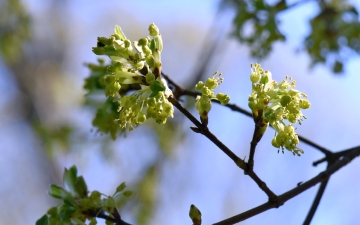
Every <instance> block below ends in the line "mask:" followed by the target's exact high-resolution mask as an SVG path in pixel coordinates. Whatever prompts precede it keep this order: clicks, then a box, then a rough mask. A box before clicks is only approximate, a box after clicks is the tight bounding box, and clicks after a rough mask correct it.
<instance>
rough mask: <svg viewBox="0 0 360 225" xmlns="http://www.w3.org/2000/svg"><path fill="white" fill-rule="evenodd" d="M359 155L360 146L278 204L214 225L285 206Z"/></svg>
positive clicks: (290, 192) (268, 203)
mask: <svg viewBox="0 0 360 225" xmlns="http://www.w3.org/2000/svg"><path fill="white" fill-rule="evenodd" d="M359 155H360V146H358V147H355V148H353V150H352V151H351V152H349V153H348V154H346V155H345V156H344V157H343V158H342V159H340V160H338V161H337V162H336V163H334V164H333V165H331V166H330V167H329V168H328V169H327V170H325V171H323V172H321V173H320V174H319V175H317V176H315V177H313V178H312V179H310V180H309V181H307V182H305V183H303V184H301V185H299V186H298V187H296V188H294V189H291V190H290V191H287V192H285V193H284V194H282V195H279V196H278V198H277V201H276V202H271V201H268V202H266V203H264V204H262V205H259V206H257V207H255V208H253V209H250V210H248V211H246V212H243V213H241V214H238V215H236V216H233V217H231V218H228V219H225V220H223V221H220V222H218V223H215V224H214V225H227V224H235V223H238V222H240V221H243V220H246V219H248V218H250V217H253V216H255V215H258V214H260V213H262V212H265V211H267V210H269V209H272V208H277V207H279V206H281V205H282V204H284V203H285V202H286V201H288V200H290V199H291V198H293V197H295V196H297V195H298V194H300V193H302V192H304V191H306V190H307V189H309V188H311V187H312V186H314V185H316V184H318V183H320V182H323V181H325V180H328V179H329V177H330V176H331V175H332V174H334V173H335V172H336V171H338V170H339V169H341V168H342V167H344V166H345V165H347V164H348V163H349V162H351V161H352V160H353V159H354V158H355V157H358V156H359Z"/></svg>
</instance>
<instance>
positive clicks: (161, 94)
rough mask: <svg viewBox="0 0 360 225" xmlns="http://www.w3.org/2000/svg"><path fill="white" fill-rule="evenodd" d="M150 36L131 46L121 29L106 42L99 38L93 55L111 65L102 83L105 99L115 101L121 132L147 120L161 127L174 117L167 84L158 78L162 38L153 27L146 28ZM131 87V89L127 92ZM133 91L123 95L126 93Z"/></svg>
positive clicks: (131, 43) (106, 39) (160, 66)
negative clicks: (151, 119)
mask: <svg viewBox="0 0 360 225" xmlns="http://www.w3.org/2000/svg"><path fill="white" fill-rule="evenodd" d="M149 34H150V36H147V37H145V38H141V39H140V40H139V41H135V42H130V40H128V39H127V38H126V37H125V35H124V33H123V32H122V31H121V29H120V27H118V26H116V27H115V34H113V35H111V36H110V37H109V38H106V37H99V38H98V42H97V47H94V48H93V52H94V53H95V54H97V55H107V56H109V57H110V59H111V60H112V64H111V65H109V66H108V67H107V69H106V75H105V76H103V77H102V78H101V79H102V81H101V83H102V84H103V85H104V86H105V95H106V96H107V97H114V98H115V99H117V101H118V103H119V105H120V107H119V108H118V112H119V118H118V119H116V121H117V122H118V124H119V126H120V128H121V129H122V130H125V129H127V128H128V129H129V130H132V129H133V128H134V127H135V126H137V125H139V124H142V123H144V122H145V121H146V119H147V118H153V119H155V121H156V122H157V123H160V124H164V123H165V122H166V120H167V118H168V117H173V113H174V109H173V106H172V104H171V103H170V102H169V101H168V100H167V98H168V97H169V96H171V95H172V92H171V90H170V89H169V88H168V86H167V83H166V81H165V80H164V79H163V78H162V77H161V68H162V65H161V51H162V49H163V43H162V38H161V35H160V33H159V29H158V28H157V27H156V25H155V24H154V23H152V24H150V26H149ZM129 85H132V87H133V88H132V89H129ZM134 89H135V91H134V92H133V93H132V94H130V95H125V94H126V93H127V92H128V91H131V90H134Z"/></svg>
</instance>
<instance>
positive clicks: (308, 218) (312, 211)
mask: <svg viewBox="0 0 360 225" xmlns="http://www.w3.org/2000/svg"><path fill="white" fill-rule="evenodd" d="M329 179H330V178H328V179H325V180H324V181H323V182H321V185H320V187H319V190H318V192H317V193H316V196H315V199H314V201H313V204H312V205H311V208H310V210H309V212H308V214H307V216H306V218H305V221H304V223H303V225H307V224H310V222H311V220H312V218H313V217H314V215H315V212H316V209H317V208H318V206H319V203H320V200H321V198H322V196H323V194H324V191H325V188H326V186H327V184H328V182H329Z"/></svg>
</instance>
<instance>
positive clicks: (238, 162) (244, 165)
mask: <svg viewBox="0 0 360 225" xmlns="http://www.w3.org/2000/svg"><path fill="white" fill-rule="evenodd" d="M168 99H169V101H170V102H171V103H172V104H173V105H174V106H175V107H176V108H177V109H178V110H179V111H180V112H182V113H183V114H184V115H185V116H186V117H187V118H188V119H189V120H190V121H191V122H193V124H194V125H195V126H196V129H195V128H193V129H192V130H193V131H196V132H197V133H201V134H202V135H204V136H205V137H207V138H208V139H209V140H210V141H211V142H213V143H214V144H215V145H216V146H217V147H219V148H220V150H222V151H223V152H224V153H225V154H226V155H227V156H229V158H230V159H232V160H233V161H234V162H235V164H236V165H237V166H238V167H240V168H241V169H243V170H244V173H245V174H246V175H248V176H249V177H251V178H252V179H253V180H254V181H255V183H256V184H257V185H258V186H259V187H260V189H261V190H263V191H264V192H265V193H266V195H267V196H268V197H269V201H276V200H277V196H276V195H275V194H274V192H272V191H271V190H270V189H269V188H268V187H267V185H266V183H265V182H263V181H262V180H261V179H260V178H259V177H258V176H257V175H256V173H255V172H254V171H253V170H252V169H249V165H248V164H247V163H246V162H245V161H244V160H242V159H241V158H239V157H238V156H237V155H236V154H235V153H234V152H232V151H231V150H230V149H229V148H228V147H227V146H226V145H225V144H224V143H222V142H221V141H220V140H219V139H218V138H217V137H216V136H215V135H214V134H213V133H211V132H210V130H209V128H208V127H206V126H204V125H203V124H202V123H201V122H200V121H198V120H197V119H196V118H195V117H194V116H193V115H192V114H191V113H190V112H189V111H188V110H187V109H185V108H184V107H183V106H182V105H181V104H180V103H179V102H178V101H177V100H176V99H175V98H174V97H171V96H170V97H169V98H168Z"/></svg>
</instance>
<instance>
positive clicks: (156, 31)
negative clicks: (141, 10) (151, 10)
mask: <svg viewBox="0 0 360 225" xmlns="http://www.w3.org/2000/svg"><path fill="white" fill-rule="evenodd" d="M149 34H150V35H151V36H157V35H159V28H158V27H157V26H156V25H155V24H154V23H151V24H150V26H149Z"/></svg>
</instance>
